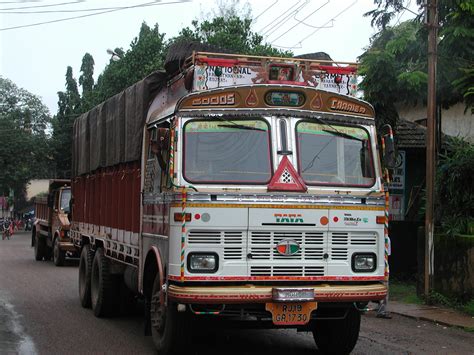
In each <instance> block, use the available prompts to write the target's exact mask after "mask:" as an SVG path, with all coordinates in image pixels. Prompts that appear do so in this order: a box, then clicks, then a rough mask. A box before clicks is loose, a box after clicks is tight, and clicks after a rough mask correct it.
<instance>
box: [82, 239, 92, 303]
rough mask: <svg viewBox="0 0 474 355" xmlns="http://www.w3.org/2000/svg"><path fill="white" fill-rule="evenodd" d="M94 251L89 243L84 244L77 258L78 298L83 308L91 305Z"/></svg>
mask: <svg viewBox="0 0 474 355" xmlns="http://www.w3.org/2000/svg"><path fill="white" fill-rule="evenodd" d="M93 259H94V252H93V251H92V250H91V247H90V245H89V244H86V245H84V247H83V248H82V251H81V258H80V260H79V299H80V300H81V306H82V307H84V308H90V307H91V274H92V260H93Z"/></svg>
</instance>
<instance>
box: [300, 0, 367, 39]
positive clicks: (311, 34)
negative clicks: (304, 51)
mask: <svg viewBox="0 0 474 355" xmlns="http://www.w3.org/2000/svg"><path fill="white" fill-rule="evenodd" d="M357 1H358V0H355V1H354V2H352V3H351V4H350V5H349V6H347V7H346V8H344V9H343V10H342V11H341V12H339V13H338V14H337V15H336V16H334V17H333V18H332V19H330V20H329V21H327V22H326V23H325V24H324V25H323V26H322V27H319V28H317V29H316V30H314V31H313V32H311V33H310V34H309V35H307V36H306V37H305V38H303V39H302V40H301V41H299V42H297V43H295V44H294V45H293V46H296V45H297V44H300V45H301V43H303V42H304V41H305V40H307V39H308V38H309V37H311V36H313V35H314V34H315V33H316V32H318V31H319V30H320V29H321V28H324V26H326V25H327V24H329V23H330V22H331V21H334V20H335V19H336V18H338V17H339V16H341V15H342V14H343V13H344V12H346V11H347V10H349V9H350V8H351V7H352V6H354V5H355V4H356V2H357Z"/></svg>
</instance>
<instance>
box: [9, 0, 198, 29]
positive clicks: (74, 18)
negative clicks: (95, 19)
mask: <svg viewBox="0 0 474 355" xmlns="http://www.w3.org/2000/svg"><path fill="white" fill-rule="evenodd" d="M190 1H192V0H178V1H171V2H166V3H157V2H156V1H152V2H149V3H143V4H139V5H133V6H126V7H121V8H116V9H111V10H106V11H100V12H96V13H93V14H86V15H81V16H74V17H66V18H62V19H57V20H51V21H44V22H36V23H31V24H28V25H19V26H13V27H5V28H0V31H8V30H14V29H19V28H26V27H34V26H40V25H47V24H50V23H56V22H64V21H69V20H76V19H80V18H84V17H91V16H97V15H103V14H107V13H111V12H116V11H121V10H128V9H134V8H139V7H147V6H157V5H171V4H180V3H183V2H190Z"/></svg>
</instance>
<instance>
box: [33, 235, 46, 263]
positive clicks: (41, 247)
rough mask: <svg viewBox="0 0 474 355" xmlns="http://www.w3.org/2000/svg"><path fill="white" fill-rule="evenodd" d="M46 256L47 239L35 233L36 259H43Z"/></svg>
mask: <svg viewBox="0 0 474 355" xmlns="http://www.w3.org/2000/svg"><path fill="white" fill-rule="evenodd" d="M45 256H46V240H45V239H44V238H40V236H39V233H38V232H36V233H35V260H36V261H41V260H43V258H44V257H45Z"/></svg>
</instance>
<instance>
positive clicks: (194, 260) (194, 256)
mask: <svg viewBox="0 0 474 355" xmlns="http://www.w3.org/2000/svg"><path fill="white" fill-rule="evenodd" d="M218 261H219V258H218V256H217V254H216V253H190V254H188V270H189V272H194V273H198V272H201V273H212V272H216V271H217V269H218V266H219V265H218Z"/></svg>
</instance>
